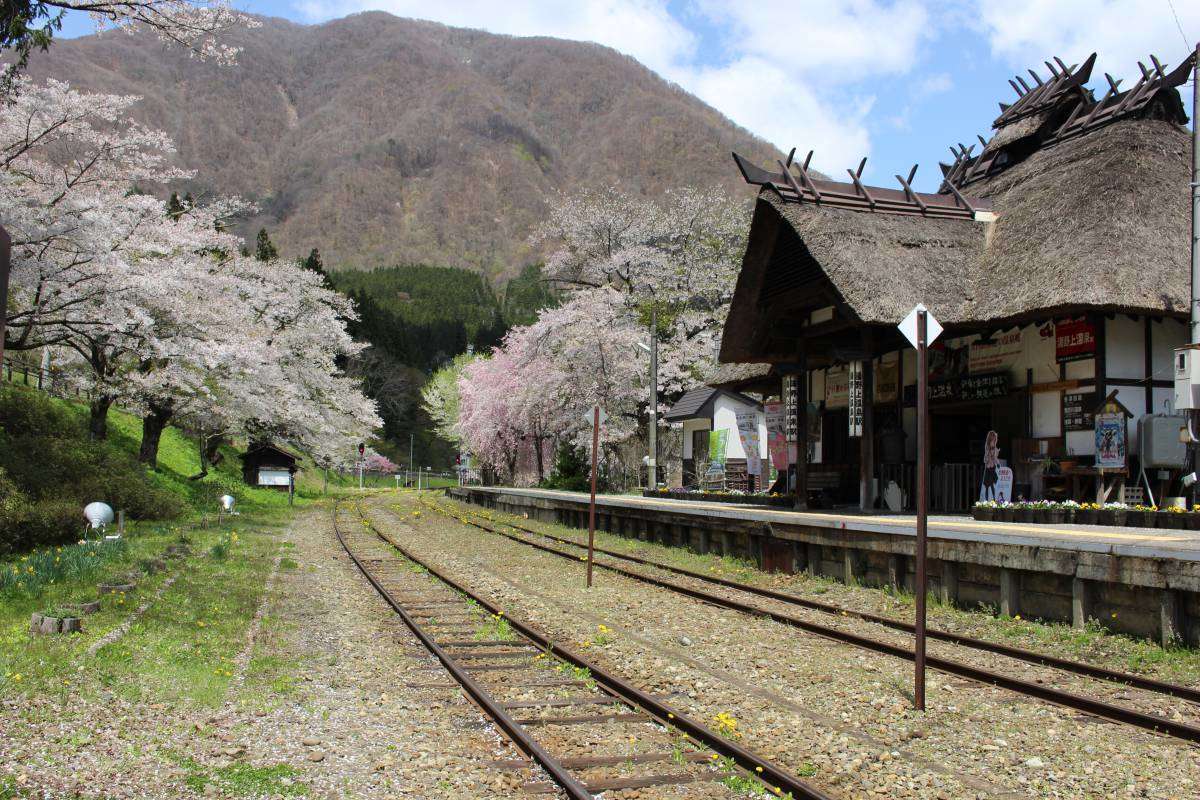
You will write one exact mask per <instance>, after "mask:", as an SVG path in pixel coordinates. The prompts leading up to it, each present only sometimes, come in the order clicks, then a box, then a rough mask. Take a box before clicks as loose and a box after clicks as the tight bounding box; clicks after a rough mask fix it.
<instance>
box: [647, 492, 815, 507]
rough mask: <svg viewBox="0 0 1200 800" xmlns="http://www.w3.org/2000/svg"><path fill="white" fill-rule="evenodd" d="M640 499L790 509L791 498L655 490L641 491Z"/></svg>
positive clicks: (769, 495) (772, 495)
mask: <svg viewBox="0 0 1200 800" xmlns="http://www.w3.org/2000/svg"><path fill="white" fill-rule="evenodd" d="M642 497H659V498H663V499H666V500H702V501H704V502H707V503H738V504H741V505H751V506H778V507H780V508H791V507H792V502H793V501H792V498H791V497H790V496H788V495H779V494H747V493H745V492H739V491H737V490H733V491H728V492H700V491H691V490H688V489H657V490H655V491H650V490H649V489H645V490H643V491H642Z"/></svg>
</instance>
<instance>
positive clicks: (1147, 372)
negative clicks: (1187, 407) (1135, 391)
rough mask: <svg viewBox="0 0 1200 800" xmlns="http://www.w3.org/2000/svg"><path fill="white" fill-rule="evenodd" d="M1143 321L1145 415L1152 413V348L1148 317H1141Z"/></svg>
mask: <svg viewBox="0 0 1200 800" xmlns="http://www.w3.org/2000/svg"><path fill="white" fill-rule="evenodd" d="M1143 319H1144V320H1145V331H1146V332H1145V333H1144V334H1143V335H1142V338H1143V339H1144V340H1145V341H1144V345H1145V359H1146V364H1145V369H1143V370H1142V375H1143V376H1145V378H1146V413H1147V414H1153V413H1154V348H1153V346H1152V345H1153V343H1152V341H1151V333H1150V332H1151V330H1152V326H1151V323H1150V315H1149V314H1147V315H1146V316H1145V317H1143Z"/></svg>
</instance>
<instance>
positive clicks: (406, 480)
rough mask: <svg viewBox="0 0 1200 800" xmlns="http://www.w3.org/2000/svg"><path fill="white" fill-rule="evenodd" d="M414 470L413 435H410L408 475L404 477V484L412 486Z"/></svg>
mask: <svg viewBox="0 0 1200 800" xmlns="http://www.w3.org/2000/svg"><path fill="white" fill-rule="evenodd" d="M412 468H413V435H412V434H411V433H410V434H409V435H408V473H407V474H406V475H405V476H404V482H405V483H407V484H408V485H409V486H412Z"/></svg>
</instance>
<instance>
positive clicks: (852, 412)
mask: <svg viewBox="0 0 1200 800" xmlns="http://www.w3.org/2000/svg"><path fill="white" fill-rule="evenodd" d="M846 385H847V389H846V398H847V400H846V409H847V410H848V411H849V413H848V414H847V415H846V416H847V419H848V420H849V422H850V424H849V431H848V434H849V436H851V437H855V436H862V434H863V363H862V362H861V361H851V362H850V366H849V369H848V370H847V373H846Z"/></svg>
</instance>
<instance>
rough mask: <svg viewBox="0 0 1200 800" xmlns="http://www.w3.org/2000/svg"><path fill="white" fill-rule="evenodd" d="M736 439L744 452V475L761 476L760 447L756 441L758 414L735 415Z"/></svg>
mask: <svg viewBox="0 0 1200 800" xmlns="http://www.w3.org/2000/svg"><path fill="white" fill-rule="evenodd" d="M737 428H738V438H739V439H741V441H742V450H744V451H745V452H746V474H747V475H762V457H761V456H760V455H759V454H760V453H761V452H762V451H761V450H760V449H759V448H760V447H761V446H762V445H761V443H760V442H759V440H758V414H755V413H749V414H738V415H737Z"/></svg>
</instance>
